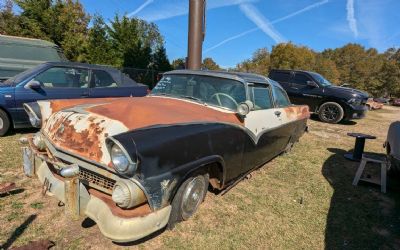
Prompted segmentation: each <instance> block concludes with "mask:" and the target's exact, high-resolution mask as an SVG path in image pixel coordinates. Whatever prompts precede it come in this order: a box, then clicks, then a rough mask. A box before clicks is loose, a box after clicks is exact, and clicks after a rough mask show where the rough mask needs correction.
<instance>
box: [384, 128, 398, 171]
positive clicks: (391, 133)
mask: <svg viewBox="0 0 400 250" xmlns="http://www.w3.org/2000/svg"><path fill="white" fill-rule="evenodd" d="M384 146H385V148H386V153H387V155H388V157H389V160H390V162H391V168H390V170H391V171H392V172H393V173H395V174H400V121H395V122H393V123H391V124H390V126H389V130H388V134H387V139H386V142H385V144H384Z"/></svg>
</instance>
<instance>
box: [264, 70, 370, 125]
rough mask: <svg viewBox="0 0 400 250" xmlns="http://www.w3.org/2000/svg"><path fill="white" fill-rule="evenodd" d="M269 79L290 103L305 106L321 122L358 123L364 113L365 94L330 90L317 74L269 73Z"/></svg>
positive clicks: (336, 89) (330, 85) (366, 95)
mask: <svg viewBox="0 0 400 250" xmlns="http://www.w3.org/2000/svg"><path fill="white" fill-rule="evenodd" d="M269 78H271V79H273V80H275V81H277V82H279V83H280V84H281V86H282V87H283V88H284V89H285V90H286V92H287V94H288V95H289V98H290V100H291V102H292V103H294V104H306V105H308V106H309V108H310V112H313V113H316V114H318V116H319V118H320V120H321V121H323V122H328V123H338V122H340V121H342V120H352V119H360V118H363V117H364V116H365V113H366V111H367V107H366V105H365V104H366V102H367V100H368V94H366V93H364V92H362V91H359V90H356V89H352V88H345V87H338V86H334V85H333V84H332V83H330V82H329V81H328V80H326V79H325V78H324V77H323V76H321V75H320V74H318V73H315V72H310V71H301V70H271V71H270V73H269Z"/></svg>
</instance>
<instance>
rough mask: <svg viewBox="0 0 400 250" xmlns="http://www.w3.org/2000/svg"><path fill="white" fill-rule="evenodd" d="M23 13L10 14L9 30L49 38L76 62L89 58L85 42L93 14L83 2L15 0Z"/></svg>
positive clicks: (7, 30) (14, 33)
mask: <svg viewBox="0 0 400 250" xmlns="http://www.w3.org/2000/svg"><path fill="white" fill-rule="evenodd" d="M15 3H16V4H17V5H18V6H19V7H20V9H21V13H20V15H19V16H10V15H8V16H9V17H10V18H12V19H13V24H10V23H8V24H6V26H7V27H6V28H4V29H5V31H6V32H5V33H6V34H9V35H18V36H24V37H31V38H39V39H44V40H49V41H52V42H54V43H55V44H57V45H59V46H61V47H62V48H63V50H64V54H65V56H66V57H67V58H68V59H70V60H73V61H84V60H85V56H84V53H85V41H86V36H87V26H88V23H89V20H90V18H89V15H87V14H86V13H85V11H84V9H83V6H82V5H81V4H80V2H79V1H73V0H64V1H62V0H55V1H51V0H15Z"/></svg>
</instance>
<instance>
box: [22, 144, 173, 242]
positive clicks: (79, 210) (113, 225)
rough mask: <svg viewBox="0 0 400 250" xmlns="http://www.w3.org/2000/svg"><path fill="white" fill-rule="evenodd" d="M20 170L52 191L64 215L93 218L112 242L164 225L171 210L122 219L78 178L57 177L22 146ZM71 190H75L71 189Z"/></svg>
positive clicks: (154, 229)
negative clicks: (35, 178) (64, 212)
mask: <svg viewBox="0 0 400 250" xmlns="http://www.w3.org/2000/svg"><path fill="white" fill-rule="evenodd" d="M22 152H23V170H24V173H25V174H26V175H27V176H30V177H33V176H34V175H36V176H37V177H38V179H39V180H40V182H41V183H42V184H43V186H44V190H45V191H46V192H49V193H52V194H54V196H55V197H57V199H58V200H60V201H62V202H63V203H65V207H66V212H67V214H68V215H71V216H73V217H75V218H76V217H78V216H79V215H86V216H88V217H89V218H91V219H92V220H94V221H95V222H96V223H97V225H98V226H99V229H100V231H101V232H102V233H103V234H104V235H105V236H106V237H107V238H109V239H111V240H113V241H115V242H129V241H135V240H138V239H141V238H143V237H145V236H147V235H149V234H151V233H153V232H155V231H158V230H160V229H161V228H163V227H165V226H166V225H167V223H168V220H169V216H170V213H171V206H170V205H169V206H166V207H164V208H162V209H160V210H157V211H155V212H152V213H150V214H147V215H145V216H138V217H132V218H123V217H119V216H116V215H114V214H113V213H112V211H111V209H110V207H109V206H108V205H107V204H106V202H104V201H103V200H101V199H100V198H98V197H96V196H94V195H91V194H90V193H89V192H88V190H87V188H86V187H85V185H83V184H82V183H81V182H80V181H79V178H78V177H74V178H60V177H56V175H55V174H54V173H53V172H52V171H51V170H50V167H49V165H48V163H47V162H46V161H45V160H44V159H42V158H41V157H39V156H36V155H35V153H34V152H33V151H32V150H31V149H30V147H23V148H22ZM74 191H75V192H74Z"/></svg>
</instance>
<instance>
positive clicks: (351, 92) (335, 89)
mask: <svg viewBox="0 0 400 250" xmlns="http://www.w3.org/2000/svg"><path fill="white" fill-rule="evenodd" d="M326 89H327V90H329V91H330V92H332V93H336V94H340V95H348V96H349V97H354V95H357V96H358V97H360V98H363V99H364V98H368V94H367V93H365V92H363V91H361V90H358V89H352V88H347V87H340V86H332V85H331V86H328V87H326Z"/></svg>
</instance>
